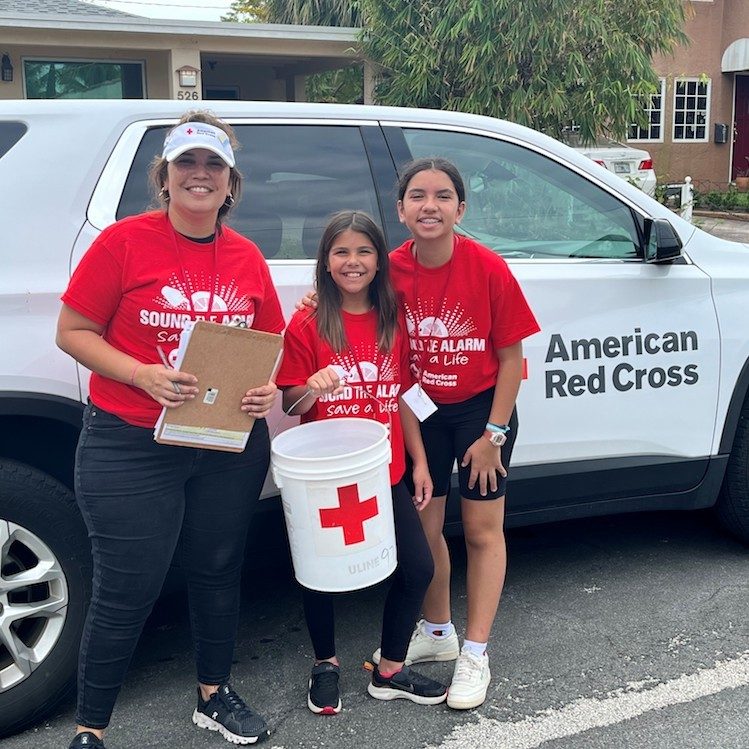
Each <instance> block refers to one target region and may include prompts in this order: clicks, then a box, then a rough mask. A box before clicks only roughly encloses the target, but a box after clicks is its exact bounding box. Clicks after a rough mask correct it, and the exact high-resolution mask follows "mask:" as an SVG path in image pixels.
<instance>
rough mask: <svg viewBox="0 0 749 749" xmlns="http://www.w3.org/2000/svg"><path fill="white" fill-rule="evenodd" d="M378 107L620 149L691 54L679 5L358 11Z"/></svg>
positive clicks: (464, 3) (464, 1)
mask: <svg viewBox="0 0 749 749" xmlns="http://www.w3.org/2000/svg"><path fill="white" fill-rule="evenodd" d="M359 4H360V9H361V13H362V16H363V18H364V19H365V23H364V31H363V44H364V51H365V53H366V56H367V57H368V58H369V59H370V60H372V61H374V62H376V63H377V64H379V66H380V69H381V74H380V77H379V84H378V86H377V88H376V94H375V97H376V99H377V101H378V103H381V104H391V105H397V106H410V107H433V108H437V109H452V110H460V111H463V112H473V113H477V114H486V115H490V116H494V117H502V118H505V119H508V120H512V121H513V122H518V123H520V124H522V125H527V126H529V127H532V128H535V129H537V130H542V131H545V132H548V133H549V134H550V135H554V136H556V137H559V136H560V135H561V134H562V132H563V131H564V130H565V129H566V128H567V127H568V126H569V125H570V124H572V123H574V124H575V125H576V126H577V127H579V133H580V137H581V139H582V140H584V141H587V140H592V139H593V138H594V137H595V135H596V134H599V133H601V132H608V133H611V134H613V135H615V136H617V137H622V136H623V135H624V133H625V131H626V128H627V126H628V125H629V124H630V123H632V122H638V121H641V120H642V118H643V112H642V106H641V104H640V102H642V101H647V100H648V98H649V96H650V95H651V94H652V93H654V92H655V90H656V81H657V78H656V75H655V72H654V70H653V67H652V63H651V56H652V55H653V54H654V53H665V54H667V53H669V52H671V51H672V50H673V49H674V48H675V47H676V46H677V45H679V44H686V43H687V42H688V38H687V37H686V35H685V34H684V32H683V31H682V28H683V24H684V20H685V10H684V4H683V1H682V0H627V1H626V2H622V0H524V1H523V2H518V0H414V1H413V2H407V1H406V0H359Z"/></svg>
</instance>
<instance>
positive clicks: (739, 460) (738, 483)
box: [715, 399, 749, 544]
mask: <svg viewBox="0 0 749 749" xmlns="http://www.w3.org/2000/svg"><path fill="white" fill-rule="evenodd" d="M715 509H716V513H717V515H718V520H719V521H720V523H721V525H722V526H723V527H724V528H725V529H726V530H727V531H728V532H729V533H731V534H732V535H734V536H736V537H737V538H738V539H740V540H741V541H743V542H744V543H747V544H749V399H747V400H746V401H745V402H744V407H743V408H742V409H741V415H740V416H739V423H738V426H737V428H736V435H735V436H734V439H733V447H732V449H731V455H730V456H729V458H728V467H727V468H726V475H725V477H724V478H723V486H722V487H721V489H720V495H719V497H718V502H717V505H716V507H715Z"/></svg>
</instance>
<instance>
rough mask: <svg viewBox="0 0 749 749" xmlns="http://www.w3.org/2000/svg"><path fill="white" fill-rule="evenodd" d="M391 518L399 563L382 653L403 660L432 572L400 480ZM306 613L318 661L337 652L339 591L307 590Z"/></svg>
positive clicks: (388, 605) (429, 555)
mask: <svg viewBox="0 0 749 749" xmlns="http://www.w3.org/2000/svg"><path fill="white" fill-rule="evenodd" d="M393 517H394V520H395V543H396V547H397V550H398V566H397V567H396V569H395V572H394V573H393V576H392V577H391V581H392V583H391V585H390V590H389V591H388V594H387V598H386V599H385V610H384V611H383V613H382V639H381V642H380V647H381V648H382V657H383V658H387V659H388V660H391V661H403V660H405V658H406V653H407V652H408V643H409V642H410V640H411V632H413V628H414V624H416V620H417V619H418V617H419V612H420V611H421V604H422V603H423V601H424V595H425V594H426V592H427V588H428V587H429V583H430V582H432V575H433V574H434V562H433V561H432V552H431V551H430V550H429V544H428V542H427V539H426V536H425V535H424V530H423V528H422V527H421V521H420V520H419V514H418V512H416V508H415V507H414V504H413V501H412V499H411V495H410V494H409V492H408V490H407V489H406V485H405V484H404V483H403V481H401V482H400V483H399V484H396V485H395V486H394V487H393ZM302 590H303V600H304V615H305V618H306V620H307V629H308V630H309V634H310V639H311V640H312V647H313V649H314V651H315V658H316V659H317V660H325V659H326V658H332V657H333V656H334V655H335V653H336V649H335V616H334V610H333V601H334V598H335V595H336V594H335V593H321V592H319V591H316V590H309V589H307V588H303V589H302Z"/></svg>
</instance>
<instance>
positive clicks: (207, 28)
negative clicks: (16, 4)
mask: <svg viewBox="0 0 749 749" xmlns="http://www.w3.org/2000/svg"><path fill="white" fill-rule="evenodd" d="M0 28H14V29H19V28H25V29H59V30H60V31H104V32H111V31H114V32H130V33H138V34H174V35H176V36H196V35H197V36H217V37H229V38H236V37H240V38H245V39H292V40H298V41H320V42H331V41H332V42H351V43H356V42H357V41H358V37H359V32H360V31H361V29H358V28H352V27H344V26H297V25H290V24H280V23H279V24H275V23H273V24H271V23H264V24H260V23H257V24H255V23H228V22H226V21H180V20H171V19H163V18H137V17H129V18H104V19H103V18H102V17H101V16H95V15H91V16H83V15H81V16H74V17H73V16H69V15H52V14H50V15H46V14H45V15H44V16H42V17H40V16H38V15H34V14H31V13H15V14H0Z"/></svg>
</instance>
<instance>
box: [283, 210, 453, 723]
mask: <svg viewBox="0 0 749 749" xmlns="http://www.w3.org/2000/svg"><path fill="white" fill-rule="evenodd" d="M316 287H317V295H318V308H317V310H315V311H313V310H309V309H305V310H302V311H299V312H297V313H296V314H295V315H294V317H293V318H292V320H291V322H290V324H289V326H288V328H287V330H286V334H285V342H284V359H283V364H282V365H281V370H280V372H279V375H278V378H277V384H278V385H279V387H281V388H282V389H283V404H284V409H285V410H288V409H289V408H290V407H291V406H292V405H293V404H294V403H296V402H297V401H299V403H298V404H297V405H296V406H295V407H294V410H293V413H295V414H301V415H302V422H308V421H314V420H317V419H327V418H334V417H335V415H336V413H337V412H339V411H340V410H344V411H346V410H347V409H331V405H336V404H339V403H346V404H348V405H352V404H359V410H360V414H371V416H372V418H374V419H376V420H377V421H381V422H383V423H385V424H387V423H389V422H390V423H391V425H392V431H391V445H392V451H393V459H392V462H391V464H390V482H391V484H392V494H393V514H394V518H395V536H396V544H397V549H398V567H397V569H396V572H395V574H394V575H393V579H392V585H391V587H390V591H389V592H388V595H387V599H386V602H385V610H384V613H383V624H382V639H381V653H382V658H381V659H380V661H379V666H378V667H376V668H375V670H374V672H373V674H372V681H371V683H370V684H369V686H368V691H369V693H370V694H371V695H372V696H373V697H375V698H377V699H381V700H392V699H396V698H405V699H409V700H412V701H413V702H416V703H418V704H421V705H434V704H438V703H440V702H443V701H444V700H445V695H446V688H445V687H444V685H442V684H439V683H438V682H436V681H433V680H432V679H428V678H426V677H424V676H422V675H421V674H418V673H417V672H415V671H413V670H411V669H410V668H409V667H408V666H405V665H404V660H405V657H406V651H407V650H408V645H409V638H410V636H411V632H412V630H413V627H414V624H415V622H416V619H417V617H418V615H419V611H420V608H421V604H422V601H423V598H424V593H425V591H426V590H427V587H428V586H429V582H430V580H431V579H432V574H433V571H434V568H433V564H432V557H431V554H430V552H429V546H428V544H427V541H426V538H425V536H424V531H423V529H422V525H421V523H420V522H419V517H418V514H417V511H416V510H417V509H419V510H422V509H423V508H424V507H426V506H427V505H428V504H429V501H430V499H431V494H432V482H431V479H430V477H429V472H428V470H427V461H426V454H425V452H424V446H423V444H422V442H421V436H420V433H419V425H418V421H417V420H416V418H415V416H414V415H413V414H412V413H411V412H410V411H409V409H408V408H407V407H405V408H401V406H400V403H399V393H402V392H403V391H404V390H405V389H406V388H407V386H408V385H410V384H411V383H410V380H411V378H410V375H409V371H408V339H407V336H406V335H405V334H404V333H403V332H402V330H401V329H400V328H399V324H398V315H397V309H396V302H395V295H394V293H393V290H392V287H391V285H390V280H389V275H388V255H387V249H386V247H385V240H384V238H383V236H382V233H381V232H380V230H379V228H378V227H377V225H376V224H375V223H374V221H373V220H372V219H371V218H370V217H369V216H367V215H366V214H364V213H360V212H353V211H344V212H341V213H338V214H336V215H335V216H333V218H332V219H331V221H330V223H329V224H328V226H327V228H326V229H325V231H324V233H323V235H322V238H321V240H320V247H319V250H318V255H317V270H316ZM365 373H366V374H365ZM365 382H366V383H367V384H366V385H365ZM344 384H347V386H346V387H345V388H344ZM378 384H383V385H389V386H390V387H388V388H380V389H379V390H380V392H381V393H382V392H388V393H390V395H388V396H387V397H385V396H382V395H378V396H377V397H376V398H375V397H373V396H374V392H375V390H376V387H375V386H376V385H378ZM404 385H405V387H404ZM370 392H371V393H372V395H369V394H368V393H370ZM305 394H306V397H303V396H305ZM300 399H301V400H300ZM331 411H335V412H336V413H333V412H331ZM348 412H349V413H350V412H351V411H350V410H348ZM404 442H405V446H406V447H407V448H408V451H409V454H410V456H411V460H412V463H413V471H412V476H411V485H412V487H413V492H411V493H409V491H408V490H407V489H406V487H405V484H404V482H403V480H402V477H403V474H404V471H405V450H404ZM303 596H304V613H305V617H306V620H307V627H308V629H309V633H310V638H311V639H312V645H313V648H314V651H315V663H314V666H313V668H312V675H311V677H310V680H309V687H308V690H309V691H308V696H307V705H308V706H309V709H310V710H311V711H312V712H314V713H318V714H323V715H334V714H336V713H338V712H339V711H340V709H341V699H340V692H339V688H338V676H339V663H338V658H337V657H336V648H335V637H334V616H333V596H332V595H331V594H328V593H320V592H317V591H312V590H307V589H304V591H303Z"/></svg>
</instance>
